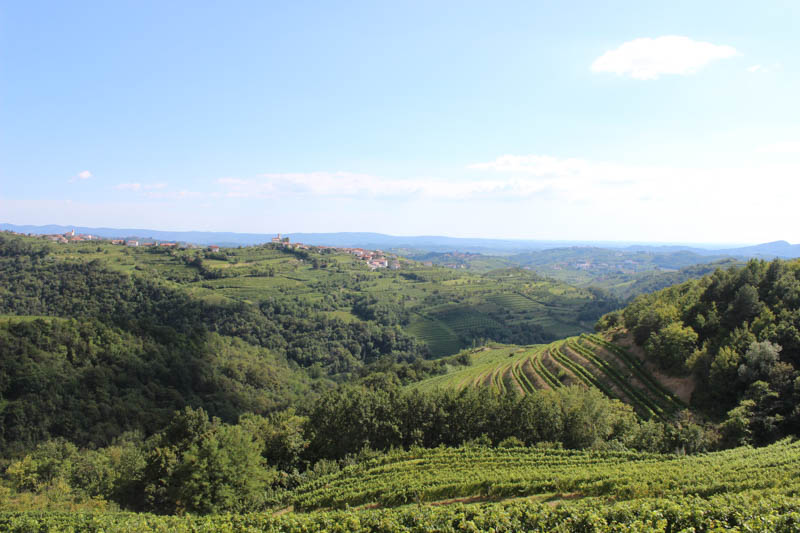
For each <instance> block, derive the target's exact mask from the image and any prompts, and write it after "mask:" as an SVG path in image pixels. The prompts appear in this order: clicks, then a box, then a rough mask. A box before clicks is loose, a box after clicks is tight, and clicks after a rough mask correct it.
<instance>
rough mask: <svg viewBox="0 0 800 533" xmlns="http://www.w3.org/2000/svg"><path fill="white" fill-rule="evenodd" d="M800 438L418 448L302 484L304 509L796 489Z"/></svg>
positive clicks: (299, 496) (298, 500)
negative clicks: (669, 449) (625, 447)
mask: <svg viewBox="0 0 800 533" xmlns="http://www.w3.org/2000/svg"><path fill="white" fill-rule="evenodd" d="M798 470H800V443H797V442H795V443H790V442H789V441H782V442H779V443H777V444H774V445H771V446H768V447H765V448H758V449H753V448H749V447H743V448H736V449H732V450H727V451H723V452H715V453H708V454H703V455H693V456H675V455H655V454H645V453H638V452H610V451H607V452H600V451H574V450H545V449H537V448H507V449H504V448H488V447H478V446H471V447H470V446H467V447H463V448H457V449H453V448H436V449H428V450H425V449H417V450H411V451H408V452H399V453H396V454H393V455H389V456H385V457H381V458H379V459H375V460H373V461H372V462H371V463H368V464H367V465H366V466H364V465H357V466H353V467H348V468H345V469H344V470H342V471H341V472H337V473H335V474H331V475H328V476H324V477H322V478H319V479H317V480H314V481H313V482H310V483H307V484H305V485H301V486H300V487H299V488H298V489H297V491H296V495H295V497H294V506H295V508H296V509H318V508H344V507H347V506H351V507H352V506H360V505H378V506H387V507H390V506H396V505H403V504H409V503H418V502H419V503H421V502H435V501H442V500H449V499H453V498H475V499H505V498H516V497H534V498H536V497H538V498H539V499H541V500H546V499H551V500H559V499H576V498H598V499H602V500H606V499H614V500H632V499H639V498H656V497H658V498H670V499H672V498H680V497H688V496H693V497H700V498H709V497H712V496H714V495H718V494H721V493H725V494H729V495H734V494H739V493H744V492H752V491H764V493H765V494H768V493H779V494H796V493H797V490H798V489H800V477H798V476H797V472H798Z"/></svg>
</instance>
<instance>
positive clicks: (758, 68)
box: [747, 65, 767, 73]
mask: <svg viewBox="0 0 800 533" xmlns="http://www.w3.org/2000/svg"><path fill="white" fill-rule="evenodd" d="M766 70H767V68H766V67H765V66H764V65H751V66H749V67H747V72H753V73H755V72H765V71H766Z"/></svg>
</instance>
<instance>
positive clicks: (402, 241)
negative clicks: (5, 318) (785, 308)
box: [0, 224, 800, 258]
mask: <svg viewBox="0 0 800 533" xmlns="http://www.w3.org/2000/svg"><path fill="white" fill-rule="evenodd" d="M73 229H74V230H75V232H76V233H86V234H91V235H97V236H98V237H105V238H138V239H153V240H159V241H177V242H189V243H195V244H203V245H208V244H216V245H218V246H248V245H253V244H261V243H265V242H269V241H270V240H271V239H272V238H273V237H275V235H276V234H274V233H231V232H210V231H160V230H152V229H133V228H88V227H83V226H57V225H47V226H18V225H15V224H0V230H9V231H15V232H18V233H33V234H53V233H66V232H68V231H72V230H73ZM282 236H284V237H289V239H290V240H291V241H292V242H302V243H305V244H312V245H317V246H337V247H358V248H367V249H390V248H391V249H409V250H423V251H430V252H452V251H459V252H472V253H483V254H501V255H504V254H514V253H522V252H529V251H537V250H550V249H554V248H569V247H585V246H593V247H599V248H613V249H620V250H626V251H632V252H635V251H643V252H652V253H676V252H691V253H694V254H698V255H714V256H720V255H730V256H732V257H763V258H772V257H782V258H796V257H800V244H789V243H788V242H786V241H774V242H769V243H764V244H758V245H754V246H742V247H738V248H724V247H722V246H715V245H707V247H706V248H701V247H698V246H688V245H657V244H636V243H621V242H614V241H539V240H514V239H476V238H460V237H442V236H414V237H402V236H394V235H384V234H381V233H360V232H359V233H355V232H354V233H286V234H283V235H282Z"/></svg>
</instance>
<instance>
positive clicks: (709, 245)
mask: <svg viewBox="0 0 800 533" xmlns="http://www.w3.org/2000/svg"><path fill="white" fill-rule="evenodd" d="M2 226H15V227H17V228H25V229H28V228H37V229H41V228H47V227H51V226H56V227H61V228H65V229H69V228H92V229H97V230H109V231H143V232H148V231H155V232H163V233H218V234H237V235H265V236H270V235H272V236H275V235H278V234H281V235H335V234H377V235H382V236H386V237H396V238H444V239H465V240H467V239H476V240H487V241H519V242H542V243H549V242H552V243H590V244H592V243H596V244H616V245H621V246H622V245H626V246H627V245H631V246H635V245H643V246H689V247H697V248H703V247H705V248H706V249H723V248H738V247H745V246H756V245H759V244H765V243H771V242H780V241H785V242H789V244H795V243H793V242H790V241H786V239H771V240H768V241H763V242H694V241H642V240H631V241H629V240H613V239H596V240H595V239H526V238H514V237H504V236H479V235H448V234H434V233H425V234H402V233H383V232H373V231H348V232H332V231H330V232H326V231H302V232H301V231H285V229H284V230H283V231H241V232H240V231H226V230H198V229H175V228H157V227H144V226H142V225H139V226H138V227H137V226H131V227H125V228H123V227H111V226H100V225H89V226H84V225H79V224H15V223H12V222H7V221H4V222H0V227H2ZM131 236H132V235H131ZM138 236H140V237H145V236H146V235H138Z"/></svg>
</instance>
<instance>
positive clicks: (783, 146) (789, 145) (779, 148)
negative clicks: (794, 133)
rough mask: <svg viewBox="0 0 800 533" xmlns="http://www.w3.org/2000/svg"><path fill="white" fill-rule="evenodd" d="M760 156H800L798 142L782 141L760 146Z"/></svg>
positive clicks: (799, 142) (799, 143)
mask: <svg viewBox="0 0 800 533" xmlns="http://www.w3.org/2000/svg"><path fill="white" fill-rule="evenodd" d="M758 152H759V153H762V154H800V141H783V142H777V143H773V144H767V145H764V146H760V147H759V148H758Z"/></svg>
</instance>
